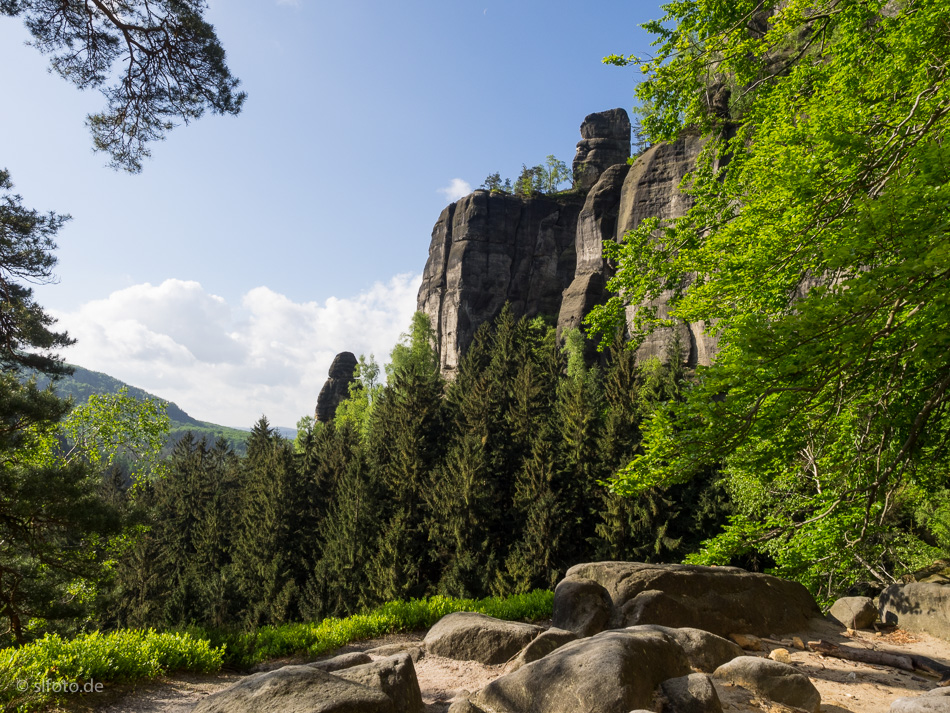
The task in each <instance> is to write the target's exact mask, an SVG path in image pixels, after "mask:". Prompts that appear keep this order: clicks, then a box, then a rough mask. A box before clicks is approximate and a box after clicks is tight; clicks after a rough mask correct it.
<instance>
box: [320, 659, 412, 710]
mask: <svg viewBox="0 0 950 713" xmlns="http://www.w3.org/2000/svg"><path fill="white" fill-rule="evenodd" d="M336 675H337V676H340V677H341V678H345V679H347V680H348V681H353V682H355V683H359V684H362V685H364V686H367V687H369V688H376V689H378V690H380V691H382V692H383V693H385V694H386V695H387V696H388V697H389V699H390V700H391V701H392V702H393V713H422V710H423V705H422V692H421V691H420V690H419V680H418V679H417V678H416V669H415V667H414V666H413V665H412V656H411V655H410V654H409V652H403V653H400V654H396V655H395V656H389V657H387V658H384V659H379V660H378V661H373V662H371V663H367V664H363V665H361V666H353V667H352V668H346V669H343V670H341V671H337V673H336Z"/></svg>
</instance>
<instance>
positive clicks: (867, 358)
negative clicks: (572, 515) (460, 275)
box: [589, 0, 950, 592]
mask: <svg viewBox="0 0 950 713" xmlns="http://www.w3.org/2000/svg"><path fill="white" fill-rule="evenodd" d="M665 10H666V13H667V14H666V16H665V17H664V18H663V19H662V20H661V21H658V22H654V23H650V24H649V25H647V29H649V30H650V31H651V32H652V33H653V34H654V35H655V36H656V42H655V46H656V47H657V48H658V49H657V53H656V56H655V57H652V58H642V57H623V56H618V55H614V56H611V57H608V58H607V60H606V61H608V62H611V63H614V64H619V65H639V68H640V70H641V71H642V72H644V73H645V81H643V82H642V83H641V84H640V85H639V87H638V90H637V93H638V96H639V99H640V101H641V105H642V107H643V111H642V117H641V118H642V128H643V130H644V131H645V132H646V133H647V135H648V136H649V138H650V140H651V141H654V142H656V141H675V140H677V139H678V138H679V137H681V136H683V135H684V134H685V133H687V132H693V133H695V132H701V134H702V136H703V138H704V150H703V153H702V156H701V160H700V163H699V165H698V167H697V168H696V170H695V171H694V173H693V174H692V175H691V176H689V177H687V185H686V186H685V187H686V189H687V190H688V192H689V194H690V196H691V198H692V201H693V205H692V208H691V209H690V210H689V212H688V214H687V215H686V216H685V217H684V218H682V219H679V220H676V221H672V222H669V223H661V222H660V221H657V220H647V221H644V222H643V224H641V225H640V226H639V228H638V229H637V230H635V231H633V232H631V233H628V234H627V235H626V236H625V238H624V240H623V242H621V243H620V244H615V245H613V246H611V248H610V249H609V255H610V256H611V257H612V258H613V259H615V260H616V261H617V262H618V270H617V274H616V277H615V278H614V280H613V283H612V288H613V290H614V291H616V292H617V293H618V294H617V296H615V297H614V298H612V299H611V300H610V302H609V303H608V304H607V305H605V306H603V307H601V308H599V309H598V310H596V311H595V313H594V314H593V315H592V316H591V317H590V320H589V321H590V323H591V324H592V325H593V326H594V327H595V329H597V330H600V332H601V334H602V335H604V338H609V336H610V335H611V334H612V333H613V332H614V330H615V329H616V328H617V326H618V325H619V324H620V321H621V320H622V319H623V316H624V309H625V308H627V307H628V306H630V305H641V306H639V307H636V308H634V309H633V310H632V311H633V312H634V313H635V317H634V332H635V335H634V336H635V337H642V336H643V335H644V334H646V333H649V332H650V331H651V330H653V329H655V328H656V327H657V326H660V325H663V324H669V323H671V322H677V321H687V322H703V323H705V324H706V325H707V327H708V329H710V330H711V331H713V332H715V333H716V334H718V335H719V337H720V344H721V347H722V349H721V352H720V354H719V356H718V358H717V360H716V363H715V364H714V365H713V366H712V367H710V368H707V369H700V370H699V373H698V378H697V382H696V384H695V385H694V388H692V389H691V390H690V393H689V395H688V398H687V399H686V401H685V403H683V404H682V405H678V404H671V405H670V406H669V407H668V408H667V409H664V410H661V411H660V412H658V413H657V415H656V416H655V417H654V418H653V419H652V421H651V423H650V425H649V427H648V428H647V433H646V436H645V445H644V447H645V454H644V455H643V456H642V457H640V458H638V459H635V460H634V461H633V462H632V463H631V464H630V465H629V466H628V467H627V468H626V469H624V470H623V471H622V472H621V473H620V475H619V476H618V478H617V480H616V481H615V484H614V485H615V488H616V489H617V490H618V491H620V492H625V493H634V492H638V491H640V490H642V489H644V488H648V487H651V486H655V485H657V484H661V483H671V482H680V481H683V480H686V479H688V478H690V477H691V476H692V474H693V473H695V472H696V471H697V469H698V468H699V467H701V466H702V465H703V464H707V463H711V462H719V461H724V462H725V474H726V478H727V483H728V486H729V490H730V494H731V495H732V496H733V498H734V502H735V503H736V506H737V508H738V513H737V514H736V515H735V516H734V517H733V518H732V521H731V525H730V526H729V527H728V528H727V529H726V531H725V532H724V534H722V535H720V536H718V537H717V538H715V539H714V540H712V541H710V542H708V543H707V547H706V550H705V554H704V555H703V556H701V557H699V558H696V559H697V561H705V562H722V561H729V559H730V558H732V557H735V556H736V555H738V554H742V553H749V552H759V553H764V554H767V555H768V556H770V557H772V558H774V560H775V562H776V563H777V565H778V571H779V573H781V574H784V575H788V576H794V577H797V578H799V579H802V580H803V581H805V582H806V583H808V584H810V585H811V586H812V588H813V589H819V588H820V589H822V590H823V591H825V592H829V591H834V590H835V589H836V588H837V587H839V586H841V585H842V584H843V583H847V582H848V581H853V580H854V579H855V578H865V579H871V580H874V581H878V582H880V583H887V582H890V581H892V579H893V577H894V576H895V572H899V571H901V570H906V569H907V568H912V567H914V566H915V564H918V563H920V562H922V561H924V560H926V559H927V558H928V557H931V556H933V554H934V550H932V549H931V546H933V545H936V544H940V543H938V542H937V541H936V540H935V535H934V533H935V532H938V531H941V529H942V531H944V532H945V531H946V528H945V527H943V528H941V527H940V526H938V523H939V522H940V521H944V522H945V521H946V519H947V516H948V514H950V511H948V508H947V506H946V505H945V504H944V503H945V501H946V498H945V495H946V492H947V491H946V487H947V472H948V470H947V466H948V463H947V438H948V433H950V429H948V425H950V424H948V412H947V409H948V397H950V395H948V387H950V332H948V330H947V329H946V324H947V314H948V306H950V280H948V276H950V275H948V271H950V240H948V211H947V206H948V205H950V202H948V199H950V186H948V178H950V174H948V172H950V145H948V143H947V131H948V122H950V117H948V114H950V88H948V85H947V62H948V58H950V6H947V4H946V3H944V2H942V1H941V0H907V1H903V2H901V1H891V2H883V1H881V0H877V1H872V2H854V1H852V0H832V1H830V2H818V3H816V2H814V1H813V0H788V1H783V2H757V1H755V0H740V1H738V2H732V3H719V2H711V1H709V0H699V1H697V2H674V3H671V4H669V5H666V6H665ZM664 290H671V291H672V293H673V295H674V297H673V300H672V302H671V305H670V310H669V318H668V319H667V318H663V319H660V318H659V317H658V315H657V313H656V310H655V309H650V308H649V307H646V306H643V305H649V304H650V300H651V299H654V298H656V297H658V296H659V295H660V294H661V293H662V292H663V291H664ZM942 544H944V545H946V543H942ZM845 551H847V552H850V553H852V555H853V556H849V557H841V553H842V552H845Z"/></svg>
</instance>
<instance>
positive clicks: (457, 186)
mask: <svg viewBox="0 0 950 713" xmlns="http://www.w3.org/2000/svg"><path fill="white" fill-rule="evenodd" d="M438 192H439V193H441V194H442V195H443V196H445V199H446V200H447V201H448V202H449V203H454V202H455V201H457V200H458V199H459V198H464V197H465V196H467V195H468V194H469V193H471V192H472V185H471V184H470V183H469V182H468V181H463V180H462V179H461V178H453V179H452V180H451V181H449V185H447V186H446V187H445V188H439V189H438Z"/></svg>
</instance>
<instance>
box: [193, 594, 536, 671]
mask: <svg viewBox="0 0 950 713" xmlns="http://www.w3.org/2000/svg"><path fill="white" fill-rule="evenodd" d="M553 603H554V593H553V592H550V591H543V590H536V591H534V592H531V593H529V594H516V595H513V596H511V597H506V598H501V597H488V598H486V599H454V598H451V597H443V596H434V597H428V598H425V599H412V600H410V601H408V602H402V601H394V602H388V603H386V604H383V605H382V606H380V607H377V608H376V609H373V610H372V611H370V612H367V613H364V614H355V615H353V616H349V617H347V618H345V619H338V618H335V617H331V618H329V619H324V620H322V621H319V622H313V623H308V624H283V625H281V626H264V627H261V628H260V629H258V630H257V631H254V632H250V633H234V632H222V631H208V630H203V629H192V630H190V632H191V633H192V634H193V635H195V636H200V637H202V638H206V639H208V640H209V641H210V642H211V643H212V645H214V646H223V647H224V648H225V649H226V652H227V653H226V654H225V663H226V664H228V665H231V666H235V667H238V668H248V667H250V666H253V665H254V664H257V663H260V662H261V661H266V660H268V659H272V658H279V657H281V656H291V655H294V654H306V655H309V656H319V655H321V654H324V653H326V652H327V651H332V650H333V649H336V648H339V647H340V646H344V645H345V644H348V643H349V642H351V641H356V640H359V639H371V638H374V637H377V636H384V635H386V634H391V633H395V632H400V631H413V630H416V629H425V628H428V627H430V626H432V625H433V624H435V622H437V621H438V620H439V619H441V618H442V617H443V616H445V615H446V614H451V613H452V612H457V611H474V612H479V613H482V614H487V615H488V616H493V617H496V618H498V619H507V620H524V619H527V620H537V619H544V618H547V617H549V616H551V609H552V606H553Z"/></svg>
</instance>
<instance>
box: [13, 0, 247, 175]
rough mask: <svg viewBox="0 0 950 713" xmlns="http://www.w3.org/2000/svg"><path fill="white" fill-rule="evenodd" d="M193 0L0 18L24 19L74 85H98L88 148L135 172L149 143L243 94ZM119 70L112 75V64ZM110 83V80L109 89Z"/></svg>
mask: <svg viewBox="0 0 950 713" xmlns="http://www.w3.org/2000/svg"><path fill="white" fill-rule="evenodd" d="M204 6H205V3H204V2H202V1H201V0H158V1H155V0H152V1H150V2H144V1H142V0H136V1H134V2H126V3H123V5H122V8H121V11H118V10H116V9H114V8H113V7H112V6H110V5H109V4H107V3H103V2H99V1H98V0H96V1H95V2H92V3H82V4H79V5H71V4H68V3H67V4H63V3H50V2H45V1H44V0H8V1H6V2H0V14H3V15H8V16H11V17H18V16H20V17H23V20H24V22H25V24H26V26H27V28H28V29H29V31H30V33H31V34H32V35H33V43H32V44H33V46H34V47H36V48H37V49H39V50H40V51H41V52H44V53H46V54H50V55H52V59H51V62H50V64H51V69H52V71H54V72H56V73H57V74H59V75H60V76H61V77H63V78H64V79H66V80H68V81H70V82H72V83H73V84H75V85H76V86H77V87H79V88H80V89H89V88H98V89H101V91H102V93H103V95H104V96H105V97H106V100H107V102H108V105H107V108H106V109H105V111H103V112H101V113H98V114H93V115H91V116H89V117H88V119H87V123H88V125H89V127H90V129H91V130H92V135H93V141H94V145H95V148H96V150H98V151H105V152H107V153H108V154H109V155H110V157H111V159H112V165H113V166H114V167H119V168H123V169H125V170H127V171H131V172H137V171H140V170H141V168H142V159H143V158H145V157H147V156H148V155H149V151H148V143H149V142H150V141H155V140H161V139H162V138H164V136H165V133H166V132H167V131H168V130H169V129H171V128H172V127H173V126H174V121H176V120H181V121H183V122H185V123H186V124H187V123H188V122H189V121H191V120H193V119H197V118H198V117H200V116H201V115H202V114H203V113H204V112H205V111H206V110H210V111H211V112H212V113H215V114H237V113H238V112H240V111H241V106H242V105H243V103H244V99H245V95H244V93H243V92H237V91H235V90H236V88H237V86H238V84H239V82H238V80H237V79H236V78H235V77H232V76H231V73H230V71H229V70H228V67H227V65H226V64H225V61H224V60H225V58H224V48H222V47H221V44H220V42H219V41H218V38H217V36H216V35H215V33H214V28H213V27H212V26H211V25H210V24H208V23H207V22H205V20H204V18H203V17H202V13H203V11H204ZM116 65H118V67H121V68H122V74H121V76H119V75H118V74H117V73H115V71H114V67H116ZM112 79H115V83H114V84H111V85H110V84H108V82H110V81H111V80H112Z"/></svg>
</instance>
